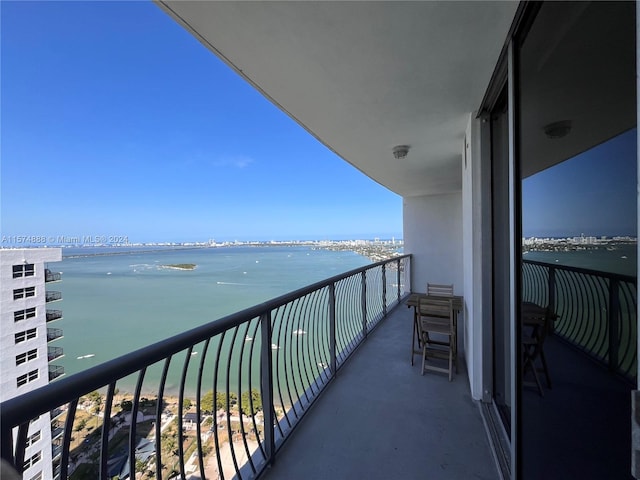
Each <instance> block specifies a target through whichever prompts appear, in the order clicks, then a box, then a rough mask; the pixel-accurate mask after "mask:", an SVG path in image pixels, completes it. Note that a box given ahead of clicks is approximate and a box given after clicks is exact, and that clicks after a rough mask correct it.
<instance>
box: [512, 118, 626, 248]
mask: <svg viewBox="0 0 640 480" xmlns="http://www.w3.org/2000/svg"><path fill="white" fill-rule="evenodd" d="M636 133H637V131H636V129H635V128H633V129H631V130H629V131H627V132H624V133H622V134H620V135H618V136H617V137H614V138H612V139H610V140H609V141H607V142H605V143H602V144H601V145H598V146H596V147H594V148H592V149H590V150H588V151H586V152H584V153H582V154H580V155H577V156H575V157H573V158H571V159H569V160H566V161H565V162H563V163H560V164H558V165H556V166H554V167H552V168H549V169H547V170H543V171H542V172H540V173H538V174H536V175H533V176H531V177H529V178H527V179H525V180H524V181H523V182H522V209H523V213H522V224H523V225H522V230H523V235H524V236H525V237H530V236H538V237H540V236H551V237H558V236H561V237H564V236H576V235H578V236H579V235H580V234H582V233H584V234H585V235H595V236H600V235H607V236H615V235H631V236H636V235H637V203H636V202H637V185H638V183H637V163H636V162H637V155H636V148H637V147H636V141H637V140H636Z"/></svg>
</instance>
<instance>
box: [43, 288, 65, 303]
mask: <svg viewBox="0 0 640 480" xmlns="http://www.w3.org/2000/svg"><path fill="white" fill-rule="evenodd" d="M45 300H46V301H47V302H55V301H56V300H62V293H61V292H56V291H53V290H51V291H49V290H48V291H47V292H46V294H45Z"/></svg>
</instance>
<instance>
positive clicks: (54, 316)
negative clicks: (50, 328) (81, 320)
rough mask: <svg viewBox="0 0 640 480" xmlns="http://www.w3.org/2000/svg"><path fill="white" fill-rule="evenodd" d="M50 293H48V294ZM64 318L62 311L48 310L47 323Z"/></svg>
mask: <svg viewBox="0 0 640 480" xmlns="http://www.w3.org/2000/svg"><path fill="white" fill-rule="evenodd" d="M48 293H49V292H47V294H48ZM61 318H62V310H50V309H47V322H53V321H54V320H59V319H61Z"/></svg>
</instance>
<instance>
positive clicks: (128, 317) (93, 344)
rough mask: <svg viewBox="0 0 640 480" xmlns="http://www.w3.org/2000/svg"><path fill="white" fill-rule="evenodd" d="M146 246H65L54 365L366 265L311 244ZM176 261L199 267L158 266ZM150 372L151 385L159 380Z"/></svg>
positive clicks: (80, 364)
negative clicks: (61, 333)
mask: <svg viewBox="0 0 640 480" xmlns="http://www.w3.org/2000/svg"><path fill="white" fill-rule="evenodd" d="M145 250H146V251H145V252H139V251H135V250H134V251H130V252H127V253H123V250H122V249H117V250H115V252H116V253H117V254H105V253H110V251H109V250H105V249H91V250H89V249H76V250H72V249H65V250H64V251H63V255H64V257H63V260H62V262H60V263H56V264H51V265H50V268H51V269H52V270H53V271H61V272H62V282H61V283H60V284H56V285H52V286H51V287H50V289H57V290H60V291H62V294H63V300H62V301H61V302H57V303H55V304H51V305H50V308H55V309H61V310H62V311H63V314H64V319H63V320H62V321H59V322H54V323H51V324H50V325H49V326H50V327H53V328H62V329H63V330H64V338H63V339H61V340H58V341H56V342H55V345H57V346H62V347H63V348H64V353H65V356H64V357H63V358H62V359H60V360H56V361H55V363H56V364H60V365H63V366H64V367H65V372H66V373H67V374H73V373H76V372H79V371H82V370H85V369H87V368H89V367H92V366H94V365H98V364H100V363H103V362H105V361H107V360H110V359H113V358H116V357H118V356H121V355H124V354H126V353H128V352H131V351H132V350H136V349H138V348H141V347H144V346H147V345H150V344H152V343H155V342H157V341H160V340H163V339H165V338H168V337H170V336H172V335H175V334H177V333H181V332H184V331H186V330H189V329H191V328H194V327H197V326H199V325H202V324H204V323H207V322H210V321H213V320H216V319H219V318H221V317H223V316H225V315H228V314H231V313H234V312H237V311H239V310H242V309H244V308H247V307H250V306H253V305H256V304H258V303H261V302H264V301H266V300H269V299H272V298H274V297H277V296H279V295H282V294H285V293H288V292H291V291H293V290H296V289H297V288H301V287H304V286H306V285H309V284H312V283H315V282H317V281H320V280H324V279H326V278H329V277H332V276H334V275H338V274H340V273H344V272H346V271H348V270H351V269H354V268H358V267H361V266H363V265H367V264H369V263H370V261H369V260H368V259H367V258H365V257H363V256H361V255H358V254H356V253H353V252H345V251H341V252H334V251H328V250H313V249H311V248H310V247H276V246H274V247H225V248H197V249H181V250H177V249H163V250H158V251H153V252H149V251H148V248H147V249H145ZM179 263H194V264H196V265H197V268H196V269H195V270H189V271H183V270H174V269H166V268H162V265H167V264H179ZM88 355H90V356H88ZM79 357H81V358H79ZM149 375H150V376H151V377H150V378H149V381H150V382H151V383H153V379H154V378H153V377H157V378H159V373H157V372H149V374H148V376H149ZM124 387H125V388H126V389H128V388H127V387H130V385H124Z"/></svg>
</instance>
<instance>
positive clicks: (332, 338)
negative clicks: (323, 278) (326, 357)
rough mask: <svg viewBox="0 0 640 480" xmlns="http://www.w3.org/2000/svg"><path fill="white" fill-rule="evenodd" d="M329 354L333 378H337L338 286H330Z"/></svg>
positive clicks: (333, 284)
mask: <svg viewBox="0 0 640 480" xmlns="http://www.w3.org/2000/svg"><path fill="white" fill-rule="evenodd" d="M329 353H330V363H331V376H332V377H335V376H336V371H337V370H336V284H335V283H332V284H331V285H329Z"/></svg>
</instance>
